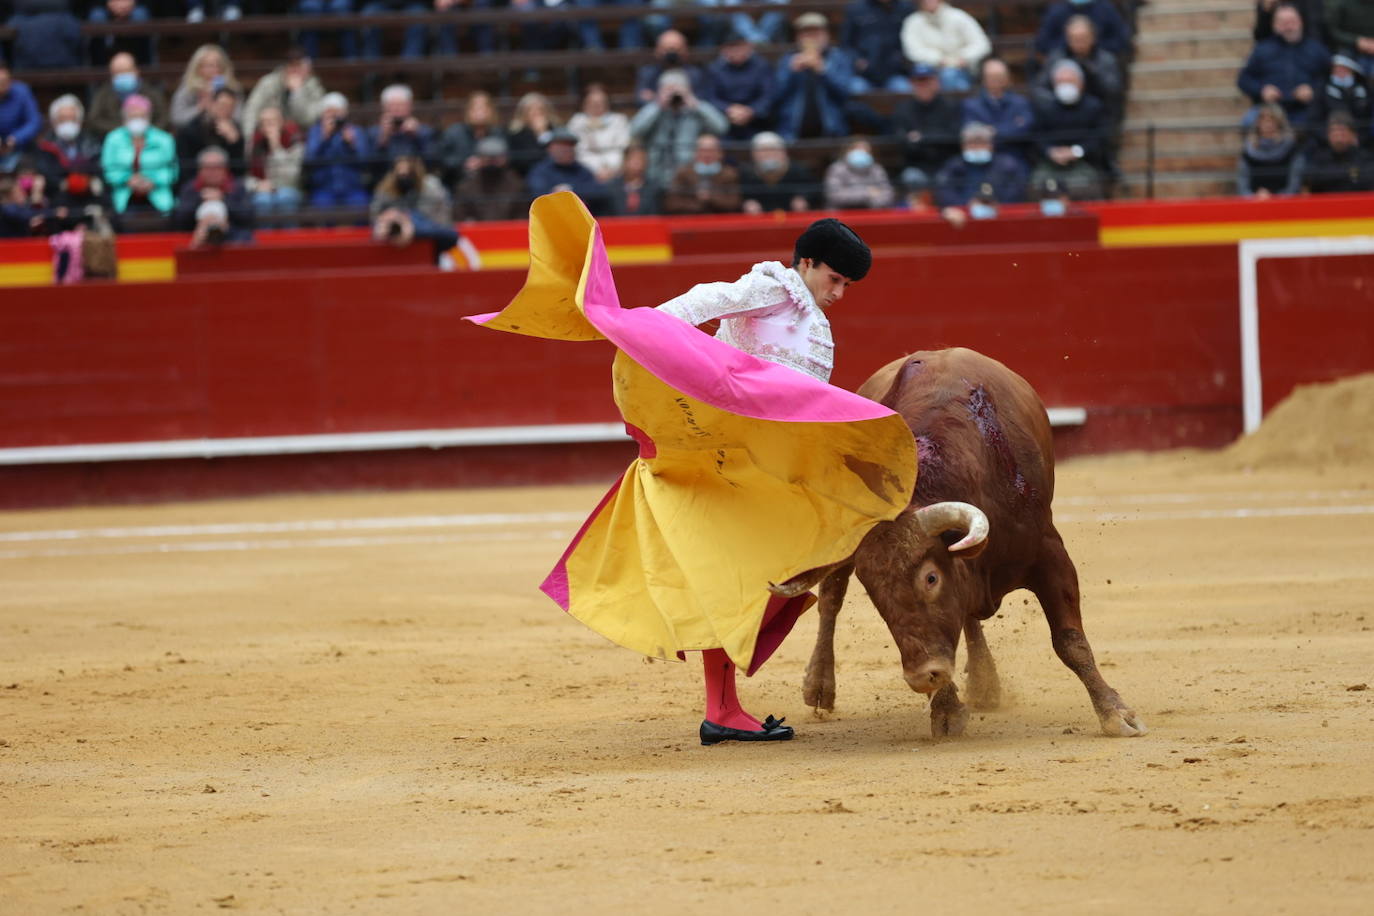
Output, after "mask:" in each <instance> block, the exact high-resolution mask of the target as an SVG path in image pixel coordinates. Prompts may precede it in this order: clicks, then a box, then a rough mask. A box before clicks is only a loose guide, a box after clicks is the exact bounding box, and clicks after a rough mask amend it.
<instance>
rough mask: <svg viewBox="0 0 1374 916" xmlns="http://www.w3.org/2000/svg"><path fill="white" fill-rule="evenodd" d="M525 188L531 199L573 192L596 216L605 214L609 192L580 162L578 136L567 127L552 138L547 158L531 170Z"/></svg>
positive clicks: (556, 131)
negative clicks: (578, 157)
mask: <svg viewBox="0 0 1374 916" xmlns="http://www.w3.org/2000/svg"><path fill="white" fill-rule="evenodd" d="M525 186H526V188H527V189H528V190H529V192H530V196H531V197H539V196H541V195H544V194H550V193H552V192H554V191H572V192H573V193H574V194H576V195H577V196H578V197H580V198H582V202H583V203H584V204H586V205H587V209H589V210H591V211H592V212H593V213H596V214H601V213H603V212H604V211H605V205H606V189H605V187H604V186H603V185H602V184H601V182H599V181H597V180H596V176H595V175H593V174H592V172H591V169H589V168H587V167H586V166H585V165H583V164H582V163H580V162H578V161H577V134H575V133H573V132H572V131H570V130H568V129H567V128H566V127H560V128H558V129H557V130H555V131H554V132H553V135H552V136H550V137H549V143H548V146H547V154H546V155H545V156H544V158H543V159H542V160H540V161H539V162H537V163H535V166H534V168H532V169H530V173H529V175H527V176H526V178H525Z"/></svg>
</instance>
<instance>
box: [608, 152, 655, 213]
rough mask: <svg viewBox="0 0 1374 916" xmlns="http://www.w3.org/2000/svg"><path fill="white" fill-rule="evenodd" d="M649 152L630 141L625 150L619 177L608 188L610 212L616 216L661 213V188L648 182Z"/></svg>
mask: <svg viewBox="0 0 1374 916" xmlns="http://www.w3.org/2000/svg"><path fill="white" fill-rule="evenodd" d="M648 176H649V154H648V153H647V152H645V150H644V147H642V146H640V145H639V144H637V143H631V144H630V146H629V148H628V149H626V150H625V161H624V163H623V165H622V168H621V174H620V178H619V179H618V180H616V181H612V182H611V184H610V185H609V186H608V187H607V191H608V193H609V195H610V204H609V209H610V212H611V213H613V214H615V215H616V216H653V215H656V214H657V213H658V191H657V189H656V188H655V187H654V186H653V185H651V184H650V183H649V177H648Z"/></svg>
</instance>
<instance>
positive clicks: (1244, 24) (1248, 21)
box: [1136, 0, 1255, 35]
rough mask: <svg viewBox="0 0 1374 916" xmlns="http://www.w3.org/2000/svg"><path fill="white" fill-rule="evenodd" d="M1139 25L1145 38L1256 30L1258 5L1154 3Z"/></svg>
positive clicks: (1206, 1)
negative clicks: (1155, 34)
mask: <svg viewBox="0 0 1374 916" xmlns="http://www.w3.org/2000/svg"><path fill="white" fill-rule="evenodd" d="M1136 23H1137V25H1138V26H1139V29H1140V33H1141V34H1142V35H1146V34H1149V33H1150V32H1182V31H1187V30H1189V29H1194V30H1197V31H1202V30H1211V29H1253V28H1254V26H1255V5H1254V4H1253V3H1250V2H1248V0H1246V2H1239V3H1237V2H1221V0H1204V2H1199V3H1165V4H1161V3H1151V4H1149V5H1147V6H1144V7H1141V9H1140V12H1139V13H1138V14H1137V16H1136Z"/></svg>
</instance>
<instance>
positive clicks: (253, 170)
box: [245, 105, 305, 214]
mask: <svg viewBox="0 0 1374 916" xmlns="http://www.w3.org/2000/svg"><path fill="white" fill-rule="evenodd" d="M304 165H305V134H304V132H303V131H302V130H301V127H300V125H298V124H296V122H294V121H289V120H287V119H286V118H284V117H283V116H282V111H281V109H280V108H278V107H277V106H275V105H268V106H266V107H264V108H262V109H259V111H258V126H257V129H256V130H255V131H253V137H252V140H251V142H250V143H249V147H248V179H247V181H246V182H245V184H246V185H247V187H248V190H249V192H250V193H251V194H252V195H253V209H254V210H255V211H257V212H258V213H263V214H265V213H295V212H296V211H297V210H298V209H300V206H301V170H302V168H303V167H304Z"/></svg>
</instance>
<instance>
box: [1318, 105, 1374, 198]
mask: <svg viewBox="0 0 1374 916" xmlns="http://www.w3.org/2000/svg"><path fill="white" fill-rule="evenodd" d="M1302 183H1303V185H1304V186H1306V188H1307V190H1309V191H1311V192H1312V193H1313V194H1349V193H1352V192H1354V191H1371V190H1374V154H1371V153H1370V152H1369V151H1368V150H1365V149H1362V148H1361V147H1360V142H1359V138H1358V137H1357V136H1356V134H1355V123H1354V122H1353V121H1352V120H1351V119H1350V115H1348V114H1346V113H1345V112H1343V111H1338V112H1336V113H1335V114H1333V115H1332V116H1331V117H1330V118H1328V119H1327V121H1326V142H1325V143H1322V144H1319V145H1318V146H1317V148H1316V149H1315V150H1313V151H1312V155H1311V156H1309V157H1308V159H1307V167H1306V169H1305V170H1304V172H1303V182H1302Z"/></svg>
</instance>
